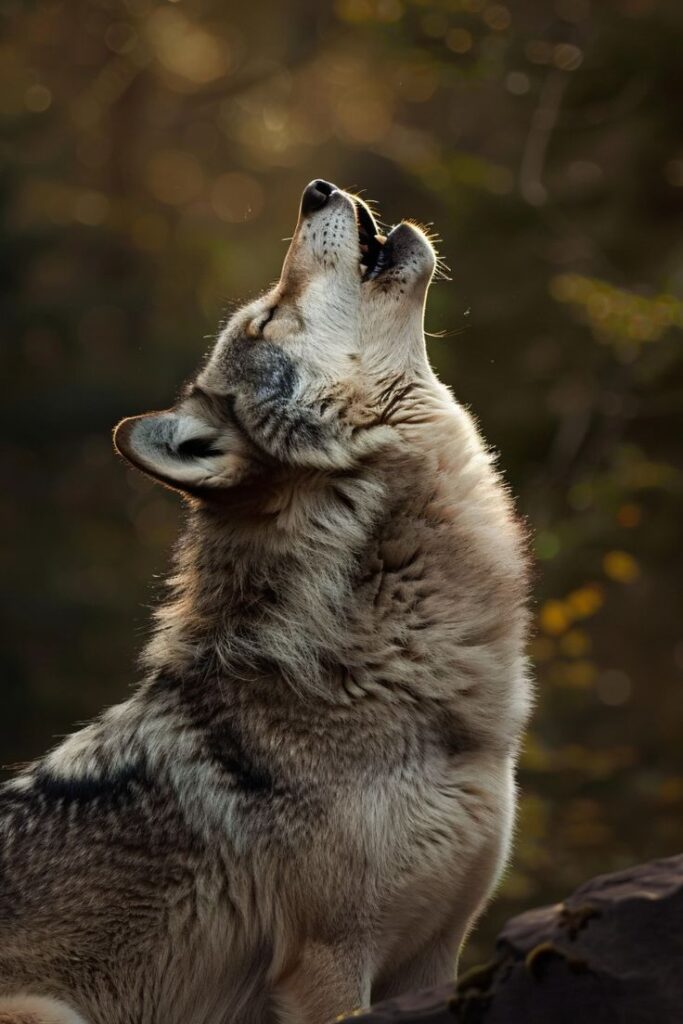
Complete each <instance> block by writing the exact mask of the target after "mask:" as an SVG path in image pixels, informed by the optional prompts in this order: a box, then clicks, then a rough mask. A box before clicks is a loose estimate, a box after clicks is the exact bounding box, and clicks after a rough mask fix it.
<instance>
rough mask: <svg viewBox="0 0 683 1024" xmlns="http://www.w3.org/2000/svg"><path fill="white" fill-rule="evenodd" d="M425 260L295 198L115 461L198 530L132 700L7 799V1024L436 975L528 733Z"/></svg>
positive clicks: (366, 216) (2, 874) (318, 1021)
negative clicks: (276, 273)
mask: <svg viewBox="0 0 683 1024" xmlns="http://www.w3.org/2000/svg"><path fill="white" fill-rule="evenodd" d="M434 266H435V255H434V251H433V248H432V246H431V244H430V242H429V239H428V238H427V236H426V235H425V234H424V233H423V232H422V231H421V230H420V229H419V228H417V227H416V226H415V225H413V224H412V223H408V222H403V223H401V224H399V225H398V226H397V227H395V228H394V229H393V230H392V231H391V232H390V233H389V234H388V235H387V236H386V237H385V236H384V235H382V234H380V233H379V230H378V227H377V224H376V223H375V220H374V218H373V216H372V214H371V212H370V210H369V209H368V208H367V206H366V205H365V204H364V203H363V202H361V201H360V200H359V199H357V198H355V197H354V196H352V195H350V194H348V193H346V192H344V191H343V190H341V189H339V188H337V187H335V186H334V185H331V184H329V183H328V182H325V181H321V180H317V181H314V182H312V183H311V184H310V185H309V186H308V187H307V188H306V190H305V191H304V194H303V198H302V201H301V209H300V215H299V219H298V223H297V226H296V231H295V234H294V238H293V240H292V243H291V246H290V248H289V251H288V253H287V256H286V259H285V262H284V266H283V270H282V275H281V277H280V280H279V281H278V283H277V284H276V285H275V287H273V288H272V289H271V290H269V291H268V292H267V293H266V294H265V295H263V296H262V297H261V298H259V299H257V300H256V301H254V302H252V303H250V304H249V305H247V306H245V307H244V308H243V309H241V310H240V311H239V312H238V313H236V314H235V315H234V316H233V317H232V319H231V320H230V322H229V323H228V324H227V326H226V327H225V328H224V329H223V330H222V331H221V333H220V336H219V337H218V340H217V342H216V344H215V347H214V349H213V351H212V353H211V355H210V356H209V358H208V360H207V361H206V362H205V364H204V365H203V367H202V368H201V370H200V371H199V373H198V375H197V377H196V378H195V379H194V380H193V381H192V383H191V384H189V385H188V386H187V387H186V388H185V390H184V391H183V393H182V397H181V399H180V400H179V401H178V403H177V404H176V405H175V406H173V407H172V408H169V409H166V410H164V411H161V412H152V413H148V414H146V415H142V416H135V417H132V418H130V419H126V420H124V421H123V422H122V423H120V424H119V426H118V427H117V429H116V432H115V435H114V438H115V445H116V448H117V449H118V451H119V452H120V453H121V455H122V456H123V457H124V458H125V459H127V460H128V461H129V462H130V463H132V464H133V466H135V467H136V468H137V469H138V470H141V471H142V472H144V473H147V474H148V475H149V476H151V477H153V478H155V479H156V480H158V481H160V482H161V483H162V484H164V485H166V486H167V487H170V488H173V489H175V490H176V491H178V492H180V493H181V494H182V495H183V496H184V498H185V500H186V503H187V507H188V524H187V529H186V532H185V534H184V536H183V538H182V541H181V544H180V546H179V548H178V553H177V561H176V566H175V572H174V574H173V576H172V579H171V581H170V594H169V597H168V600H167V601H166V603H165V604H163V606H162V607H161V608H160V609H159V610H158V612H157V613H156V628H155V631H154V636H153V639H152V641H151V643H150V644H149V646H148V648H147V652H146V655H145V659H146V660H145V669H146V672H145V677H144V679H143V680H142V681H141V683H140V686H139V688H138V689H137V691H136V692H135V693H134V695H133V696H132V697H131V698H130V699H129V700H127V701H125V702H124V703H123V704H120V705H118V706H116V707H114V708H112V709H110V710H108V711H106V712H105V713H104V714H103V715H102V716H101V717H100V718H98V719H97V720H95V721H94V722H92V723H91V724H89V725H88V726H86V727H85V728H83V729H81V730H80V731H79V732H77V733H75V734H74V735H72V736H70V737H69V738H68V739H66V740H65V741H64V742H62V743H61V744H60V745H59V746H58V747H57V748H56V749H55V750H53V751H52V752H51V753H49V754H47V756H45V757H44V758H42V759H41V760H39V761H37V762H36V763H34V764H32V765H30V766H29V767H28V768H26V769H25V770H24V771H23V772H22V773H21V774H20V775H18V776H17V777H16V778H14V779H13V780H11V781H10V782H8V783H6V784H5V786H4V787H3V788H2V790H1V791H0V865H1V867H0V1022H2V1024H9V1022H11V1024H84V1022H85V1024H327V1022H329V1021H332V1020H333V1019H334V1018H335V1017H336V1016H337V1015H340V1014H343V1013H349V1012H352V1011H353V1010H354V1009H355V1008H358V1007H360V1006H364V1005H367V1004H369V1003H370V1002H371V1001H375V1000H378V999H383V998H386V997H389V996H393V995H396V994H399V993H401V992H402V991H404V990H406V989H410V988H416V987H419V986H426V985H433V984H437V983H440V982H444V981H447V980H448V979H450V978H452V977H453V976H454V974H455V969H456V960H457V955H458V950H459V947H460V945H461V943H462V940H463V937H464V936H465V934H466V932H467V930H468V929H469V928H470V927H471V925H472V923H473V921H474V920H475V919H476V917H477V915H478V913H479V912H480V911H481V908H482V906H483V904H484V903H485V901H486V899H487V897H488V895H489V893H490V892H491V889H492V887H493V886H494V885H495V883H496V880H497V879H498V877H499V875H500V872H501V869H502V867H503V865H504V863H505V859H506V856H507V853H508V847H509V842H510V835H511V830H512V825H513V818H514V805H515V786H514V765H515V759H516V756H517V752H518V748H519V743H520V735H521V733H522V730H523V728H524V724H525V721H526V718H527V714H528V708H529V684H528V679H527V668H526V663H525V657H524V644H525V634H526V630H527V618H528V616H527V610H526V604H527V572H526V555H525V543H524V537H523V531H522V530H521V529H520V526H519V524H518V521H517V519H516V517H515V514H514V512H513V508H512V503H511V500H510V497H509V495H508V493H507V490H506V488H505V486H504V485H503V484H502V482H501V480H500V478H499V476H498V475H497V472H496V470H495V468H494V464H493V458H492V455H491V453H490V451H489V450H488V449H487V448H486V446H485V445H484V444H483V442H482V440H481V438H480V436H479V434H478V432H477V429H476V427H475V425H474V423H473V421H472V419H471V418H470V416H469V415H468V413H467V412H466V411H465V410H464V409H463V408H462V407H461V406H460V405H458V404H457V402H455V401H454V399H453V397H452V395H451V394H450V392H449V391H448V390H447V388H446V387H444V386H443V385H442V384H441V383H440V382H439V381H438V380H437V378H436V377H435V375H434V373H433V372H432V370H431V368H430V366H429V363H428V361H427V356H426V352H425V344H424V332H423V311H424V303H425V296H426V292H427V288H428V285H429V282H430V280H431V277H432V274H433V271H434Z"/></svg>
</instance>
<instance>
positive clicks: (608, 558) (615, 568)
mask: <svg viewBox="0 0 683 1024" xmlns="http://www.w3.org/2000/svg"><path fill="white" fill-rule="evenodd" d="M602 567H603V569H604V570H605V575H606V576H609V578H610V579H611V580H616V581H617V583H633V581H634V580H636V579H638V577H639V576H640V566H639V565H638V563H637V562H636V560H635V558H634V557H633V555H629V554H628V552H626V551H608V552H607V554H606V555H605V557H604V558H603V560H602Z"/></svg>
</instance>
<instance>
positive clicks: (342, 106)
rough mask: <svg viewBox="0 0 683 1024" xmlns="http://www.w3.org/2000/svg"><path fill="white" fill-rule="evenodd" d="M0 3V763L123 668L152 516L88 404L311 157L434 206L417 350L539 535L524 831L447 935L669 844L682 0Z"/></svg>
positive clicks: (393, 210)
mask: <svg viewBox="0 0 683 1024" xmlns="http://www.w3.org/2000/svg"><path fill="white" fill-rule="evenodd" d="M1 7H2V12H3V34H2V39H1V40H0V109H1V112H2V116H3V122H4V135H3V142H2V159H1V164H0V166H1V170H0V298H1V301H2V315H1V323H0V329H1V331H2V381H3V385H4V388H3V399H2V404H1V411H2V417H3V420H4V424H3V426H2V446H3V452H4V459H3V462H4V469H3V472H2V490H1V492H0V516H1V520H2V539H3V560H4V565H3V569H2V576H1V585H2V590H3V599H4V614H3V620H4V641H3V644H2V655H1V659H2V660H1V671H2V676H1V682H2V696H1V723H0V759H1V760H2V762H3V763H5V764H6V765H12V764H14V763H17V762H21V761H24V760H26V759H28V758H31V757H33V756H34V755H36V754H38V753H39V752H41V751H42V750H43V749H45V748H46V747H47V746H48V745H50V744H52V743H53V742H54V741H55V737H58V736H60V735H62V734H64V733H65V732H67V731H68V730H70V729H71V728H72V727H73V726H74V725H75V724H77V723H78V722H80V721H82V720H83V719H86V718H88V717H89V716H91V715H93V714H94V713H96V712H97V711H98V710H99V709H100V708H102V706H103V705H106V704H109V703H112V702H114V701H116V700H118V699H120V698H122V697H124V696H125V695H126V693H127V692H128V689H129V687H130V686H131V685H132V683H133V682H134V681H135V679H136V675H137V669H136V654H137V652H138V650H139V649H140V646H141V645H142V643H143V641H144V638H145V635H146V631H147V624H148V619H149V607H150V605H152V604H153V603H154V601H155V599H156V595H157V592H158V589H159V587H158V581H159V579H160V577H163V575H164V572H165V570H166V568H167V566H168V562H169V551H170V548H171V546H172V544H173V539H174V537H175V536H176V534H177V532H178V529H179V526H180V524H181V520H182V508H181V504H180V502H179V501H178V500H177V499H176V498H174V497H173V496H171V495H169V494H167V493H165V492H164V491H163V490H162V489H160V488H156V487H154V486H153V485H152V484H151V483H149V482H148V481H147V480H145V479H143V478H142V477H141V476H139V475H136V474H135V473H133V472H132V471H129V470H128V469H127V468H126V467H125V466H124V465H123V464H122V463H121V462H119V461H117V459H116V458H115V457H114V455H113V452H112V445H111V440H110V436H111V428H112V426H113V425H114V424H115V423H116V421H117V420H118V419H119V418H120V417H122V416H125V415H129V414H133V413H138V412H143V411H147V410H149V409H153V408H160V407H164V406H166V405H168V404H169V403H170V402H171V401H172V400H173V398H174V395H175V393H176V392H177V389H178V387H179V385H180V383H181V382H182V381H183V379H184V378H185V377H186V376H187V375H188V374H189V373H190V372H191V371H192V370H193V369H194V368H195V367H196V365H197V363H198V361H199V359H200V358H201V356H202V354H203V353H204V351H205V350H206V348H207V346H208V344H209V341H210V339H211V337H212V335H213V332H214V331H215V329H216V325H217V323H218V321H219V319H220V318H221V317H223V316H224V314H225V312H226V310H228V309H229V307H230V304H231V303H233V302H237V301H240V300H242V299H244V298H247V297H249V296H250V295H252V294H253V293H254V292H256V291H259V290H261V289H262V288H263V287H264V286H265V285H266V284H267V283H268V282H269V281H272V280H274V279H275V278H276V277H277V275H278V271H279V267H280V263H281V260H282V256H283V254H284V251H285V248H286V243H285V242H284V241H282V239H284V238H286V237H287V236H288V235H290V234H291V230H292V228H293V225H294V222H295V217H296V208H297V203H298V200H299V195H300V192H301V189H302V188H303V186H304V185H305V184H306V182H307V181H308V180H309V179H311V178H313V177H318V176H319V177H324V178H328V179H330V180H332V181H335V182H337V183H339V184H341V185H343V186H346V187H350V188H356V189H363V190H364V194H365V195H366V196H368V197H370V198H372V199H376V200H378V202H379V207H380V211H381V214H382V216H383V218H384V219H385V220H386V221H388V222H392V221H396V220H399V219H401V218H402V217H406V216H409V217H413V218H416V219H418V220H420V221H422V222H424V223H430V224H431V223H433V224H434V227H435V230H436V231H437V232H438V233H439V234H440V236H441V238H442V239H443V241H442V244H441V250H442V253H443V254H444V256H445V258H446V260H447V262H448V263H449V264H450V266H451V268H452V281H451V282H440V283H437V284H436V285H435V286H434V288H433V291H432V295H431V301H430V307H429V313H428V328H429V330H430V331H431V332H433V337H432V338H431V339H430V351H431V356H432V359H433V361H434V363H435V365H436V367H437V369H438V371H439V373H440V375H441V376H442V377H443V379H445V380H446V381H448V383H449V384H451V385H452V387H453V389H454V391H455V393H456V394H457V396H458V397H459V398H460V399H461V400H462V401H463V402H465V403H466V404H467V405H469V406H471V408H472V409H473V410H474V412H475V413H476V415H477V416H478V418H479V420H480V423H481V426H482V429H483V431H484V432H485V434H486V436H487V437H488V439H489V440H490V441H491V443H492V444H493V445H495V446H496V448H498V449H499V450H500V452H501V465H502V467H503V468H504V471H505V473H506V476H507V478H508V479H509V481H510V483H511V485H512V487H513V488H514V490H515V492H516V493H517V494H518V495H519V504H520V508H521V511H522V513H523V514H524V516H525V517H527V519H528V521H529V523H530V525H531V527H532V529H533V536H534V546H535V553H536V557H537V566H538V568H537V578H536V587H535V593H536V601H537V605H536V615H537V629H536V634H535V638H534V641H533V646H532V654H533V657H534V660H535V664H536V674H537V678H538V703H537V710H536V714H535V718H534V723H533V728H532V731H531V734H530V735H529V738H528V741H527V743H526V748H525V752H524V756H523V759H522V766H521V775H520V786H521V812H520V817H519V830H518V838H517V844H516V851H515V856H514V860H513V862H512V865H511V868H510V870H509V872H508V874H507V876H506V879H505V882H504V884H503V886H502V888H501V891H500V893H499V895H498V897H497V899H496V900H495V902H494V904H493V905H492V908H491V910H490V911H489V913H488V915H487V917H486V918H485V919H484V921H483V923H482V925H481V927H480V928H479V930H478V931H477V933H476V935H475V936H474V938H473V940H472V942H471V943H470V948H469V951H468V954H467V959H468V961H470V962H471V961H472V960H473V959H476V958H478V957H479V956H480V955H483V954H484V952H485V950H486V947H487V943H488V942H489V941H490V938H491V936H492V935H493V934H494V931H495V928H496V927H497V925H498V924H499V923H500V921H501V920H502V919H504V918H505V917H507V916H508V915H509V914H510V913H512V912H514V911H516V910H519V909H522V908H525V907H528V906H532V905H535V904H538V903H540V902H544V901H552V900H555V899H558V898H561V897H562V896H563V895H564V894H566V893H567V892H568V891H569V890H570V889H571V888H572V887H573V886H574V885H576V884H577V883H579V882H581V881H582V880H584V879H585V878H587V877H589V876H590V875H593V874H595V873H598V872H602V871H609V870H612V869H616V868H619V867H623V866H626V865H628V864H630V863H632V862H636V861H639V860H643V859H645V858H649V857H653V856H657V855H665V854H671V853H673V852H675V851H677V850H680V849H681V847H682V846H683V813H682V812H683V742H682V737H683V700H682V696H683V686H682V683H683V621H682V617H681V611H682V608H681V597H680V594H681V586H680V580H681V569H682V567H683V566H682V563H683V551H682V550H681V543H680V541H681V521H682V518H683V477H682V465H681V461H680V439H681V430H682V415H681V414H682V412H683V360H682V356H681V331H680V328H681V325H682V323H683V298H682V296H683V234H682V232H681V221H680V215H681V213H682V212H683V144H682V138H683V135H682V133H681V127H682V125H681V121H682V119H683V59H682V57H681V55H682V53H683V5H682V4H681V3H680V0H671V2H665V0H661V2H658V0H601V2H600V3H598V2H593V3H591V2H590V0H555V2H554V3H553V2H551V0H517V2H515V3H514V4H512V3H510V4H509V5H506V4H503V3H496V2H488V0H442V2H438V0H337V2H336V3H328V4H324V3H323V4H321V3H313V2H309V0H294V2H288V3H283V2H280V0H261V2H258V3H252V4H248V3H237V2H234V0H227V2H226V0H179V2H165V0H126V2H123V0H88V2H82V0H43V2H29V0H25V2H21V0H9V2H3V3H2V5H1ZM454 571H457V569H456V567H454Z"/></svg>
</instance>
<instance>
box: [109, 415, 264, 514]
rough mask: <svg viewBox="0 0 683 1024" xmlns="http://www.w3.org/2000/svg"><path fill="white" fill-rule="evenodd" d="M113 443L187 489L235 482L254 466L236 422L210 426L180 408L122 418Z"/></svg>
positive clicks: (135, 460)
mask: <svg viewBox="0 0 683 1024" xmlns="http://www.w3.org/2000/svg"><path fill="white" fill-rule="evenodd" d="M114 445H115V447H116V449H117V451H118V452H120V454H121V455H123V457H124V458H125V459H127V460H128V462H130V463H131V464H132V465H133V466H135V467H136V468H137V469H140V470H142V472H143V473H147V475H148V476H151V477H153V478H154V479H155V480H159V481H161V483H164V484H166V485H167V486H169V487H173V488H174V489H175V490H178V491H186V492H188V493H190V494H201V493H202V492H205V491H209V490H211V491H215V490H219V489H224V488H229V487H234V486H236V485H237V484H239V483H241V482H242V481H244V480H245V479H246V478H247V477H249V476H251V475H252V474H253V473H254V472H255V470H256V469H257V466H256V464H255V462H254V459H253V449H251V447H250V445H249V443H248V442H247V440H246V438H245V437H244V435H243V434H242V432H241V431H240V430H239V428H238V427H237V426H230V425H221V426H220V427H216V426H212V425H210V424H209V423H206V422H205V421H204V420H202V419H200V418H198V417H197V416H196V415H194V414H192V413H190V412H185V411H183V410H182V408H181V409H167V410H165V411H164V412H150V413H147V414H146V415H144V416H131V417H129V418H128V419H125V420H121V422H120V423H119V425H118V426H117V427H116V428H115V430H114Z"/></svg>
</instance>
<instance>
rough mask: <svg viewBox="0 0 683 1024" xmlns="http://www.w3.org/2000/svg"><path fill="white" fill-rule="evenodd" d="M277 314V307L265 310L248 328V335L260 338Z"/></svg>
mask: <svg viewBox="0 0 683 1024" xmlns="http://www.w3.org/2000/svg"><path fill="white" fill-rule="evenodd" d="M276 313H277V306H271V308H270V309H267V310H265V311H264V312H263V313H262V314H261V316H257V317H255V318H254V319H253V320H252V321H251V323H250V324H249V327H248V328H247V334H249V336H250V337H252V338H258V337H260V336H261V335H262V334H263V332H264V331H265V329H266V327H267V326H268V324H269V323H270V321H271V320H272V319H273V317H274V316H275V314H276Z"/></svg>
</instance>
